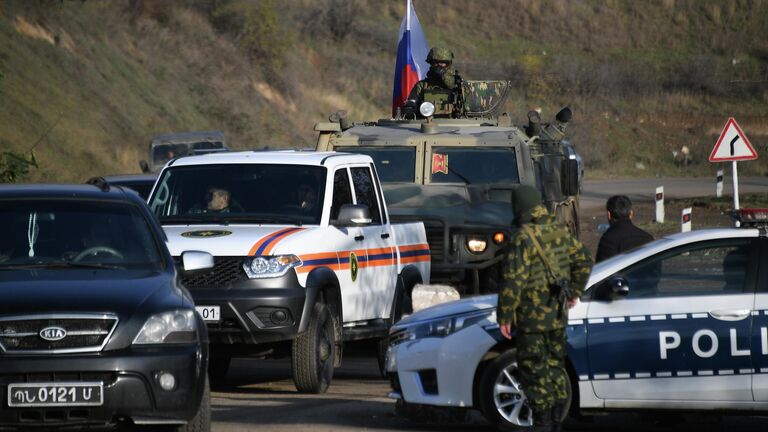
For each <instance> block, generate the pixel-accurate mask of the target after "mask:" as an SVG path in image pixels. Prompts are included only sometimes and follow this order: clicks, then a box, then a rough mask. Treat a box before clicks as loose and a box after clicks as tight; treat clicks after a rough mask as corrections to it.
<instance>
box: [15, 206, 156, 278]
mask: <svg viewBox="0 0 768 432" xmlns="http://www.w3.org/2000/svg"><path fill="white" fill-rule="evenodd" d="M0 226H2V227H3V235H2V236H0V270H9V269H23V268H47V269H77V268H97V269H151V270H159V269H160V268H161V267H160V266H161V265H162V258H161V257H162V255H161V254H160V251H159V249H158V242H157V241H156V238H155V236H154V235H153V233H152V230H151V228H150V226H149V224H148V223H147V220H146V219H145V217H144V216H143V214H142V212H141V211H140V210H139V209H138V208H137V207H136V206H135V205H132V204H127V203H117V202H105V201H87V200H63V199H62V200H56V199H54V200H51V199H47V200H32V199H30V200H13V201H11V200H2V201H0Z"/></svg>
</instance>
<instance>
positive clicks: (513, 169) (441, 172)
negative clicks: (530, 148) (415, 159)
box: [431, 147, 520, 184]
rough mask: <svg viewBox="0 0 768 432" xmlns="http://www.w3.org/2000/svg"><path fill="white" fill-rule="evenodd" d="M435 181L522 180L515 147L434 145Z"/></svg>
mask: <svg viewBox="0 0 768 432" xmlns="http://www.w3.org/2000/svg"><path fill="white" fill-rule="evenodd" d="M431 172H432V177H431V179H432V183H466V184H479V183H520V177H519V176H518V172H517V158H516V156H515V150H514V149H511V148H497V147H492V148H491V147H434V148H433V149H432V170H431Z"/></svg>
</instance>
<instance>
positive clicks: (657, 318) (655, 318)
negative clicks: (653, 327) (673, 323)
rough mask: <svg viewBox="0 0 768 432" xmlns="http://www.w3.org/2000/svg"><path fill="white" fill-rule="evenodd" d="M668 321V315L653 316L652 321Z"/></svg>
mask: <svg viewBox="0 0 768 432" xmlns="http://www.w3.org/2000/svg"><path fill="white" fill-rule="evenodd" d="M665 319H667V316H666V315H651V321H663V320H665Z"/></svg>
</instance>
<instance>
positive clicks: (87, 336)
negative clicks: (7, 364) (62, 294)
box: [0, 315, 117, 354]
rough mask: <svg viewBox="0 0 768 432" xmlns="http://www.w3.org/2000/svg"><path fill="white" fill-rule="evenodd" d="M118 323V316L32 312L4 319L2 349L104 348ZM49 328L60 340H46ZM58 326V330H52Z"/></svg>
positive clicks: (1, 322)
mask: <svg viewBox="0 0 768 432" xmlns="http://www.w3.org/2000/svg"><path fill="white" fill-rule="evenodd" d="M116 325H117V317H115V316H114V315H28V316H17V317H7V318H0V351H5V352H6V353H9V354H10V353H18V354H31V353H39V354H58V353H70V352H95V351H100V350H101V349H102V347H103V346H104V345H105V344H106V342H107V339H108V337H109V335H110V334H111V333H112V331H113V330H114V328H115V326H116ZM44 329H49V333H48V334H50V335H51V336H55V337H58V338H60V339H58V340H51V338H50V337H49V339H48V340H46V339H43V337H42V336H41V333H44V332H43V330H44ZM51 329H55V330H51Z"/></svg>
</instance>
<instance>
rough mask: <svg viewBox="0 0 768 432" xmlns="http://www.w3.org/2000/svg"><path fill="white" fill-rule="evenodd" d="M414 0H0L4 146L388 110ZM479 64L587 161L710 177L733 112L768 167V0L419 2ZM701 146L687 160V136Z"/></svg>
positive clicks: (615, 172) (87, 158)
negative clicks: (562, 131)
mask: <svg viewBox="0 0 768 432" xmlns="http://www.w3.org/2000/svg"><path fill="white" fill-rule="evenodd" d="M404 4H405V1H404V0H389V1H373V0H371V1H363V0H284V1H270V0H262V1H240V0H229V1H227V0H188V1H177V2H170V1H159V0H158V1H149V0H144V1H142V0H125V1H98V0H86V1H63V2H62V1H59V0H55V1H53V0H38V1H21V0H6V1H3V2H0V71H2V73H3V75H4V78H3V79H2V81H0V130H2V131H3V132H2V134H0V152H1V151H9V150H10V151H14V152H19V153H26V152H28V151H29V150H30V149H32V148H33V147H34V152H35V156H36V157H37V160H38V163H39V168H37V169H33V171H32V172H31V174H30V176H29V178H28V180H32V181H82V180H84V179H86V178H88V177H90V176H91V175H95V174H108V173H117V172H135V171H137V170H138V164H137V162H138V160H140V159H142V158H145V152H146V146H147V144H148V142H149V140H150V138H151V137H152V136H154V135H156V134H159V133H164V132H169V131H180V130H201V129H220V130H223V131H224V132H225V134H226V135H227V137H228V140H229V142H230V143H231V145H232V146H233V147H234V148H239V149H246V148H260V147H263V146H270V147H311V146H313V144H314V134H313V133H312V125H313V124H314V123H315V122H316V121H320V120H323V119H325V118H327V116H328V114H329V113H331V112H333V111H335V110H338V109H347V110H348V111H349V113H350V116H351V117H352V118H353V119H354V120H366V119H373V118H378V117H384V116H386V115H388V112H389V104H390V100H391V92H392V88H391V86H392V83H391V81H392V75H393V68H394V51H395V45H396V38H397V31H398V28H399V24H400V20H401V19H402V15H403V12H404ZM414 4H415V7H416V10H417V12H418V15H419V18H420V20H421V23H422V26H423V27H424V30H425V32H426V34H427V37H428V39H429V42H430V43H431V44H433V45H436V44H442V45H447V46H450V47H451V48H452V49H453V50H454V52H455V53H456V66H457V67H458V68H459V70H460V71H461V72H462V74H463V75H465V77H468V78H476V79H477V78H494V79H510V80H512V82H513V83H514V91H513V96H512V98H511V101H510V102H509V105H508V107H507V110H508V111H509V112H510V114H511V115H512V117H513V119H516V120H518V121H519V122H522V121H523V119H524V118H525V113H526V112H527V111H528V110H529V109H533V108H542V110H543V115H544V117H545V118H547V117H549V116H551V115H553V113H554V112H555V111H556V110H557V109H558V108H559V107H560V106H562V105H565V104H568V105H570V106H571V107H572V108H573V109H574V111H575V113H576V114H575V118H574V123H573V125H572V126H571V128H570V133H571V135H572V136H573V140H574V142H575V144H576V146H577V148H578V149H579V151H580V152H581V153H582V154H583V155H584V156H585V160H586V164H587V169H588V173H587V175H588V176H619V175H621V176H653V175H681V174H685V173H693V174H699V175H706V174H709V173H711V172H713V171H714V170H715V169H716V168H717V167H715V166H713V165H712V164H710V163H708V162H707V161H706V158H707V156H708V155H709V151H710V150H711V148H712V146H713V145H714V143H715V140H716V138H717V135H718V134H719V133H720V130H721V129H722V127H723V125H724V124H725V121H726V120H727V118H728V117H730V116H733V117H735V118H736V119H737V120H738V121H739V124H740V125H741V126H742V128H743V129H744V131H745V133H746V134H747V136H748V137H749V138H750V140H751V141H752V144H753V145H755V146H756V147H757V151H758V153H759V154H760V155H761V159H758V161H755V162H745V163H742V164H740V167H739V168H740V172H742V173H743V174H757V175H768V163H766V160H768V159H767V158H768V3H766V2H763V1H759V0H700V1H697V0H687V1H681V0H657V1H645V2H636V1H629V0H627V1H619V0H605V1H603V0H583V1H575V0H574V1H568V0H548V1H539V0H519V1H507V0H482V1H481V0H475V1H466V0H464V1H460V0H440V1H437V0H433V1H425V0H421V1H419V0H414ZM683 145H686V146H688V147H689V148H690V149H691V154H692V157H693V165H692V166H690V167H688V168H687V169H686V170H685V171H682V170H681V169H680V168H678V167H677V166H676V165H675V164H674V161H673V159H672V152H673V151H675V150H679V149H680V148H681V147H682V146H683Z"/></svg>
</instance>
